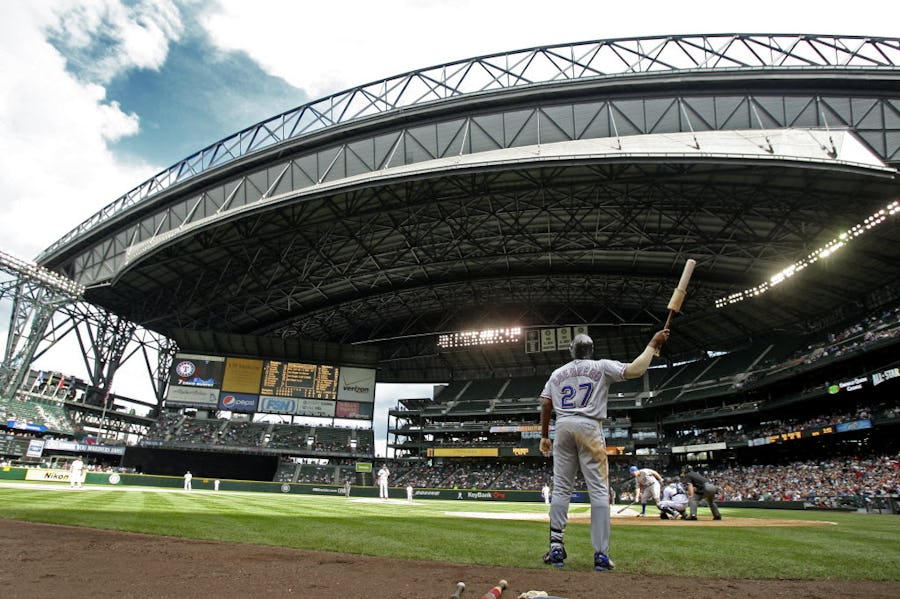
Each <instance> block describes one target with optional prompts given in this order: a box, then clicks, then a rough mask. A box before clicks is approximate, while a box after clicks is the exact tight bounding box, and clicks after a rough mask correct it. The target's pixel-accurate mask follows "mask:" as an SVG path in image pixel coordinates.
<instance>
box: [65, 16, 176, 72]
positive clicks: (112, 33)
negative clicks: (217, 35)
mask: <svg viewBox="0 0 900 599" xmlns="http://www.w3.org/2000/svg"><path fill="white" fill-rule="evenodd" d="M55 4H56V5H57V6H59V7H60V10H59V11H57V12H54V13H51V14H49V15H48V17H49V18H48V23H47V27H48V30H49V31H51V32H52V33H53V34H54V37H55V38H56V39H57V41H58V43H60V44H61V45H62V46H63V47H64V48H65V49H66V51H67V53H70V54H71V56H72V58H73V60H77V59H80V60H77V61H78V63H79V64H78V65H77V67H78V68H79V70H80V71H81V73H82V74H83V75H84V76H85V78H87V79H90V80H95V81H99V82H108V81H110V80H111V79H112V78H113V77H115V76H116V75H118V74H119V73H121V72H122V71H123V70H125V69H129V68H142V69H158V68H159V67H160V66H161V65H162V64H163V62H164V61H165V59H166V55H167V54H168V47H169V42H170V41H172V40H177V39H178V37H179V36H180V34H181V31H182V23H181V16H180V13H179V10H178V8H177V7H176V5H175V4H174V3H173V2H171V1H170V0H140V1H137V2H129V3H127V4H126V3H123V2H121V1H120V0H89V1H80V2H74V3H73V2H66V3H63V4H59V3H55Z"/></svg>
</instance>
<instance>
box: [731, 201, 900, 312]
mask: <svg viewBox="0 0 900 599" xmlns="http://www.w3.org/2000/svg"><path fill="white" fill-rule="evenodd" d="M898 212H900V202H898V201H897V200H894V201H893V202H891V203H890V204H888V205H887V206H885V207H884V208H882V209H881V210H879V211H878V212H876V213H875V214H872V215H871V216H868V217H866V219H865V220H864V221H863V222H861V223H859V224H856V225H854V226H852V227H851V228H850V229H848V230H846V231H844V232H843V233H841V234H840V235H838V236H837V237H836V238H834V239H832V240H831V241H829V242H828V243H826V244H825V245H824V246H822V247H820V248H818V249H817V250H815V251H814V252H812V253H810V254H809V255H808V256H806V257H805V258H801V259H800V260H798V261H797V262H794V263H793V264H791V265H790V266H788V267H787V268H784V269H782V270H780V271H778V272H777V273H775V274H774V275H772V276H771V277H769V280H768V281H764V282H762V283H760V284H759V285H757V286H756V287H751V288H750V289H745V290H744V291H738V292H737V293H732V294H731V295H727V296H725V297H721V298H719V299H717V300H716V302H715V304H716V308H724V307H725V306H729V305H731V304H736V303H738V302H741V301H744V300H745V299H749V298H751V297H756V296H758V295H762V294H763V293H765V292H766V291H768V290H769V289H771V288H772V287H775V286H776V285H779V284H781V283H783V282H784V281H785V280H787V279H789V278H791V277H793V276H794V275H796V274H797V273H799V272H800V271H801V270H803V269H804V268H806V267H807V266H810V265H812V264H815V263H816V262H818V261H819V260H820V259H821V258H827V257H828V256H831V255H832V254H834V253H835V252H837V251H838V250H840V249H842V248H844V247H846V245H847V244H848V243H849V242H850V241H851V240H853V239H855V238H857V237H859V236H860V235H862V234H863V233H865V232H866V231H871V230H872V229H874V228H875V227H877V226H878V225H880V224H881V223H883V222H884V221H886V220H887V219H888V217H889V216H894V215H896V214H897V213H898Z"/></svg>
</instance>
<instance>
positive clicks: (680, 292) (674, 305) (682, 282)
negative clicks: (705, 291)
mask: <svg viewBox="0 0 900 599" xmlns="http://www.w3.org/2000/svg"><path fill="white" fill-rule="evenodd" d="M695 266H697V261H696V260H694V259H693V258H688V259H687V261H686V262H685V263H684V270H682V271H681V278H680V279H679V280H678V285H677V286H676V287H675V290H674V291H673V292H672V297H671V298H669V305H668V306H666V308H668V310H669V315H668V317H666V325H665V326H664V327H663V328H664V329H668V328H669V325H671V324H672V317H673V316H675V313H676V312H681V304H683V303H684V298H685V296H686V295H687V286H688V283H690V281H691V275H692V274H694V267H695ZM654 353H655V354H656V355H657V356H658V355H659V348H657V349H656V352H654Z"/></svg>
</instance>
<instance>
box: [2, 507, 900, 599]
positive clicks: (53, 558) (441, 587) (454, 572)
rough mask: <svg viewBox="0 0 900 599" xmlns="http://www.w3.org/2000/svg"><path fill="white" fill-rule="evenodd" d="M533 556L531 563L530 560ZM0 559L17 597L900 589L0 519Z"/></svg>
mask: <svg viewBox="0 0 900 599" xmlns="http://www.w3.org/2000/svg"><path fill="white" fill-rule="evenodd" d="M660 524H665V522H660ZM679 524H680V523H679ZM684 524H685V525H689V524H696V523H691V522H685V523H684ZM710 524H716V525H718V524H720V523H719V522H715V523H713V522H710ZM538 559H539V556H535V561H537V560H538ZM0 560H2V564H3V567H2V568H0V594H2V596H3V597H5V598H16V599H18V598H22V599H25V598H28V599H34V598H36V599H41V598H48V599H49V598H54V599H58V598H67V597H79V598H83V597H86V596H91V597H135V598H138V597H140V598H144V597H147V598H149V597H154V598H155V597H161V598H169V597H215V598H232V597H235V598H237V597H240V598H247V597H304V598H310V599H355V598H357V597H359V598H364V597H365V598H368V597H379V598H381V597H384V598H386V599H429V598H435V599H443V598H446V597H449V596H450V595H451V594H452V593H453V591H454V589H455V588H456V582H457V581H459V580H462V581H464V582H465V583H466V585H467V590H466V591H465V593H464V594H463V599H471V598H477V597H480V596H481V595H482V594H484V593H485V592H486V591H488V590H489V589H490V588H491V587H492V586H494V585H495V584H497V581H498V580H500V579H501V578H505V579H506V580H508V581H509V588H508V589H507V590H506V592H504V593H503V597H504V599H509V598H512V599H515V597H517V596H518V594H519V593H521V592H524V591H528V590H532V589H534V590H543V591H547V592H548V593H549V594H551V595H556V596H559V597H567V598H569V599H586V598H589V597H604V598H610V597H628V598H632V597H634V594H635V592H636V590H637V589H643V591H641V594H647V593H650V594H653V595H666V596H690V597H691V599H700V598H704V597H710V598H715V599H724V598H728V597H751V598H757V597H758V598H767V599H771V598H774V597H791V598H792V599H797V598H803V597H866V598H867V599H876V598H881V597H884V598H888V597H890V598H894V597H900V583H897V582H886V583H879V582H869V581H849V580H829V581H808V580H739V579H735V580H731V579H707V578H676V577H670V576H638V575H634V574H625V573H620V572H606V573H598V572H590V571H588V572H577V571H568V570H565V569H563V570H554V569H533V568H497V567H482V566H471V565H465V564H453V563H446V562H430V561H412V560H398V559H386V558H379V557H366V556H359V555H347V554H338V553H326V552H315V551H303V550H297V549H285V548H280V547H266V546H259V545H243V544H236V543H217V542H210V541H196V540H187V539H179V538H172V537H161V536H152V535H142V534H134V533H125V532H118V531H106V530H97V529H91V528H79V527H73V526H54V525H49V524H34V523H28V522H18V521H12V520H0Z"/></svg>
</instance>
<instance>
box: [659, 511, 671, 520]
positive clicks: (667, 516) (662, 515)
mask: <svg viewBox="0 0 900 599" xmlns="http://www.w3.org/2000/svg"><path fill="white" fill-rule="evenodd" d="M659 519H660V520H668V519H669V514H667V513H665V512H660V513H659Z"/></svg>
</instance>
